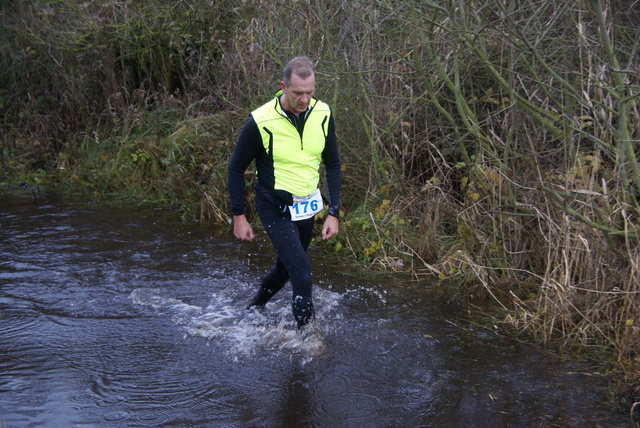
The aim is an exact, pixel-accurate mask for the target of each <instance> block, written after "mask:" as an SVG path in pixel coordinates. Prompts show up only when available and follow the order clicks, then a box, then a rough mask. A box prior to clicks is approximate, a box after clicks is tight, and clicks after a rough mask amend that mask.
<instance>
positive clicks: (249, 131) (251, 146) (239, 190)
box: [227, 116, 262, 215]
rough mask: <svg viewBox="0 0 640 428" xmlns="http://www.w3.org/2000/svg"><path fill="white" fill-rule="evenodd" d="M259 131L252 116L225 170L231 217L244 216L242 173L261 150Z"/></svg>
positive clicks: (245, 124) (243, 128)
mask: <svg viewBox="0 0 640 428" xmlns="http://www.w3.org/2000/svg"><path fill="white" fill-rule="evenodd" d="M261 146H262V144H261V137H260V131H259V130H258V126H257V125H256V122H255V121H254V120H253V116H249V118H248V119H247V121H246V122H245V123H244V126H243V127H242V131H241V132H240V136H239V137H238V141H237V142H236V148H235V150H234V151H233V155H232V156H231V161H230V162H229V167H228V169H227V180H228V185H229V198H230V199H231V212H232V213H233V215H241V214H244V185H245V183H244V173H245V171H246V170H247V168H248V167H249V165H251V162H252V161H253V160H254V159H255V157H256V156H257V155H258V152H259V150H260V148H261Z"/></svg>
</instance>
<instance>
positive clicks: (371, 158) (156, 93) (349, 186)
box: [0, 0, 640, 406]
mask: <svg viewBox="0 0 640 428" xmlns="http://www.w3.org/2000/svg"><path fill="white" fill-rule="evenodd" d="M0 10H1V11H2V14H1V16H0V19H1V20H2V22H0V24H1V26H0V31H1V32H0V53H1V55H0V65H1V66H2V67H1V68H0V88H2V89H1V92H0V105H1V106H2V111H3V113H4V114H3V116H2V118H1V119H0V131H1V133H2V134H1V140H0V150H1V152H2V158H1V168H2V175H3V177H4V178H5V179H9V178H10V179H12V180H22V181H30V182H32V183H36V182H42V183H47V184H52V185H73V186H80V187H81V188H85V189H90V190H91V191H93V192H96V193H97V194H104V193H113V192H118V193H122V192H127V193H131V194H137V195H144V196H145V197H152V198H155V199H159V200H166V201H167V202H168V203H171V204H174V205H176V206H180V207H181V208H182V209H183V212H184V213H185V215H192V214H193V215H196V216H198V217H199V218H200V219H202V220H203V221H212V222H216V223H220V224H226V222H227V219H228V217H229V208H228V200H227V196H226V191H225V189H226V184H225V180H226V163H227V161H228V159H229V156H230V153H231V151H232V149H233V144H234V141H235V138H236V136H237V134H238V131H239V129H240V127H241V125H242V123H243V122H244V120H245V119H246V117H247V115H248V113H249V112H250V111H251V109H252V108H253V107H255V106H257V105H259V104H261V103H262V102H263V101H264V100H265V99H268V98H269V97H271V96H272V95H273V93H274V91H275V90H276V89H277V85H278V82H279V79H280V76H279V74H280V70H281V69H282V66H283V64H284V62H286V60H287V59H289V58H290V57H292V56H294V55H296V54H300V53H303V54H306V55H308V56H310V57H312V58H314V59H316V60H317V61H318V66H317V71H318V78H317V95H318V97H320V98H321V99H323V100H325V101H327V102H328V103H329V104H330V105H331V106H332V107H333V109H334V112H335V114H336V120H337V127H338V136H339V140H340V149H341V154H342V158H343V163H344V165H345V171H344V177H345V182H344V210H345V213H346V216H345V218H344V220H343V222H342V225H343V226H342V232H343V233H341V236H340V238H339V239H337V240H335V241H333V242H331V243H329V244H327V245H326V249H327V251H333V252H337V253H341V254H345V255H348V256H350V257H353V258H354V259H356V260H359V261H360V262H361V263H366V264H368V265H372V266H375V267H377V268H381V269H391V270H403V271H410V272H411V273H412V274H413V275H414V277H415V278H416V279H417V280H420V279H422V278H432V277H434V276H435V277H436V278H439V280H440V281H439V284H440V285H441V286H442V287H441V288H442V289H444V290H446V292H447V293H450V294H451V295H454V296H456V297H459V300H460V301H463V302H465V303H464V304H466V305H468V308H469V309H470V310H471V311H474V310H479V308H482V307H485V306H486V305H487V304H491V305H494V306H496V307H497V308H499V312H498V313H499V316H498V319H497V320H496V323H498V324H499V325H501V326H503V327H504V328H509V329H515V330H516V331H526V332H529V333H531V334H532V335H533V336H534V337H535V338H536V339H538V340H540V341H542V342H552V341H553V342H555V343H561V344H562V345H563V346H565V347H566V348H571V349H576V350H579V351H588V352H590V353H592V354H593V355H600V356H601V358H602V359H603V360H607V361H608V362H609V366H608V370H611V371H612V372H615V373H617V374H620V375H621V376H622V378H623V379H624V382H623V384H624V388H625V396H624V399H625V400H627V403H626V404H627V405H629V406H631V405H632V404H633V402H635V401H638V397H640V394H639V393H638V389H639V388H638V387H637V386H638V385H640V366H639V363H640V359H639V356H638V351H639V347H640V335H639V333H640V331H639V330H640V312H639V308H640V306H639V303H640V302H639V301H638V300H639V298H638V296H639V295H640V255H639V249H640V246H639V245H638V239H639V237H640V230H639V226H640V220H639V218H638V216H639V214H640V207H639V205H638V189H639V188H640V164H639V163H638V159H637V157H638V156H639V155H640V153H639V149H638V147H639V145H638V138H639V137H638V134H639V133H640V129H639V128H640V122H639V119H638V118H639V117H640V114H638V91H639V90H640V87H639V83H640V64H639V63H640V58H639V54H638V52H639V50H638V41H639V40H640V31H639V30H638V29H639V28H640V21H639V18H638V14H637V12H636V11H635V10H634V9H633V8H632V7H630V6H628V5H627V4H626V3H624V2H617V1H609V2H605V1H603V0H589V1H587V0H580V1H578V0H576V1H560V0H552V1H547V2H520V1H515V2H508V4H507V3H504V2H502V1H498V0H482V1H443V2H437V3H436V2H434V3H430V2H415V1H409V0H406V1H404V0H400V1H390V0H378V1H375V2H358V1H343V2H338V1H308V2H296V3H295V4H292V3H291V2H284V1H280V0H275V1H269V2H266V1H261V0H251V1H235V0H222V1H219V2H210V1H204V0H193V1H189V2H187V1H171V2H168V1H163V0H142V1H137V2H129V1H124V0H123V1H115V2H108V3H105V2H98V1H55V0H47V1H44V0H22V1H17V0H13V1H6V2H3V3H2V6H0Z"/></svg>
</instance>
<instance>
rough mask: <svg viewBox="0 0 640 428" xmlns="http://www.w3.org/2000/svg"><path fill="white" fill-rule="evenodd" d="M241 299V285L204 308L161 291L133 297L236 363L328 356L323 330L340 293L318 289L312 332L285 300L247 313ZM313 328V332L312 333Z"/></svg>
mask: <svg viewBox="0 0 640 428" xmlns="http://www.w3.org/2000/svg"><path fill="white" fill-rule="evenodd" d="M238 294H239V291H238V286H237V285H235V284H232V285H230V286H227V287H225V288H223V289H221V290H220V291H218V292H216V293H215V295H214V296H213V297H212V300H211V301H210V302H209V304H208V305H207V306H206V307H201V306H197V305H194V304H189V303H185V302H184V301H182V300H180V299H178V298H176V297H172V296H169V295H167V292H166V290H162V289H159V288H138V289H136V290H134V291H133V292H132V293H131V295H130V296H129V297H130V298H131V300H132V301H133V302H134V303H136V304H138V305H143V306H148V307H151V308H152V309H153V310H154V311H156V312H158V313H162V314H168V315H169V316H170V317H171V321H172V322H173V323H174V324H175V325H176V326H178V327H179V328H180V329H182V330H183V331H184V333H185V335H190V336H194V337H201V338H204V339H206V340H207V341H208V342H209V343H212V344H218V345H220V347H221V348H222V349H224V350H225V353H226V354H227V355H229V356H231V357H233V358H234V359H238V358H240V357H241V356H244V357H250V356H255V355H256V354H258V353H259V354H262V353H264V352H265V351H268V352H271V353H273V352H287V353H289V354H294V355H296V354H297V355H300V356H302V357H307V358H309V357H314V356H319V355H321V354H323V353H325V352H326V350H327V349H326V347H327V345H326V339H325V338H324V333H323V332H322V330H323V328H322V327H321V325H322V324H324V323H323V321H324V320H326V319H327V318H328V317H330V316H331V314H332V311H333V309H335V308H336V307H337V306H338V305H339V302H340V300H341V298H342V296H341V295H340V294H338V293H334V292H331V291H328V290H323V289H320V288H316V289H315V294H316V296H315V301H316V304H315V306H316V312H317V314H316V318H317V319H316V321H315V322H314V323H313V324H314V326H313V327H312V328H305V329H304V330H299V329H298V328H297V326H296V323H295V321H294V320H293V316H292V314H291V306H290V304H289V303H288V302H287V299H286V297H279V298H274V299H273V300H272V301H271V302H269V303H268V304H267V306H266V307H265V308H264V309H256V308H252V309H250V310H247V309H245V307H244V305H243V304H241V303H239V302H238ZM283 294H285V295H286V292H284V291H283ZM325 328H328V327H325ZM311 329H313V332H311V331H309V330H311ZM305 330H306V331H305Z"/></svg>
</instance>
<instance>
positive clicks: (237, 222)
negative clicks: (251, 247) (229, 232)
mask: <svg viewBox="0 0 640 428" xmlns="http://www.w3.org/2000/svg"><path fill="white" fill-rule="evenodd" d="M233 234H234V235H235V236H236V238H238V239H241V240H243V241H253V238H255V235H254V234H253V229H252V228H251V225H250V224H249V222H248V221H247V217H245V215H244V214H242V215H236V216H233Z"/></svg>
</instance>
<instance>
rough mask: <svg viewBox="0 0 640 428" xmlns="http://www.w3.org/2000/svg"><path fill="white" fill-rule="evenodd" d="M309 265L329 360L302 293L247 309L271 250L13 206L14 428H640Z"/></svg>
mask: <svg viewBox="0 0 640 428" xmlns="http://www.w3.org/2000/svg"><path fill="white" fill-rule="evenodd" d="M311 253H312V255H311V256H312V259H313V265H314V282H315V289H314V300H315V304H316V310H317V312H318V314H317V316H318V322H319V324H320V325H321V327H322V329H323V331H324V334H325V338H326V350H325V351H326V352H323V353H321V352H318V349H316V348H315V347H314V346H313V345H311V344H309V343H308V342H306V341H305V340H303V339H302V338H301V336H300V335H299V334H298V333H297V331H296V329H295V326H294V321H293V318H292V316H291V310H290V306H289V297H290V288H289V287H285V289H284V290H283V291H282V292H281V293H280V294H279V295H278V296H276V299H275V300H274V301H273V302H272V303H269V305H267V307H266V309H265V310H264V311H263V312H259V311H256V310H251V311H247V310H246V309H245V308H244V306H245V304H246V302H247V301H248V300H249V298H250V297H251V296H252V294H253V292H254V290H255V287H256V283H257V280H258V279H259V278H260V277H261V276H262V274H263V273H264V272H265V271H266V269H268V267H270V264H271V262H272V257H273V255H272V251H271V248H270V245H269V243H268V242H267V240H266V238H265V237H264V234H260V238H259V239H257V241H256V242H254V243H251V244H245V243H241V242H239V241H235V240H234V239H233V237H232V235H231V233H230V232H229V231H228V230H224V231H214V230H211V229H208V228H206V227H203V226H202V225H197V224H184V223H181V222H180V220H179V219H178V218H177V216H176V215H175V214H170V213H168V212H166V211H162V210H158V209H153V208H148V207H142V206H130V205H128V204H126V203H122V202H113V201H111V202H108V201H102V202H93V201H81V200H77V199H65V198H60V197H58V198H56V197H53V196H48V197H41V198H39V199H38V200H37V201H34V199H33V198H32V197H29V196H28V195H16V194H14V195H8V194H5V195H0V426H2V427H5V426H6V427H218V426H225V427H294V426H304V427H487V428H496V427H598V426H601V427H618V426H620V427H623V426H629V420H628V418H627V417H625V415H621V414H617V413H615V411H613V410H612V409H610V408H608V407H607V404H606V403H605V400H606V399H607V390H606V386H607V385H606V384H605V383H604V381H603V380H602V379H601V378H600V377H598V376H596V375H593V374H592V368H590V367H589V366H587V365H584V364H579V363H567V362H561V361H559V360H558V359H554V358H551V357H549V356H548V355H546V354H543V353H540V352H538V351H536V350H534V349H531V348H529V347H527V346H526V345H523V344H521V343H518V342H515V341H511V340H506V339H502V338H500V337H498V336H497V335H495V334H493V333H492V332H491V331H488V330H484V329H478V328H474V327H471V326H468V325H464V324H462V322H461V321H456V320H455V318H452V316H451V314H449V313H448V312H447V308H446V307H444V306H446V305H443V304H439V303H437V302H435V301H433V300H432V299H431V298H430V297H429V292H428V290H427V289H425V287H424V286H420V285H418V284H414V283H411V282H409V281H403V280H400V279H393V278H386V277H383V276H366V275H364V274H361V273H358V272H353V271H352V269H348V268H344V267H340V266H335V265H334V264H333V263H332V262H331V259H329V258H327V257H325V256H323V254H322V253H321V252H320V251H317V250H314V249H311Z"/></svg>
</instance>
